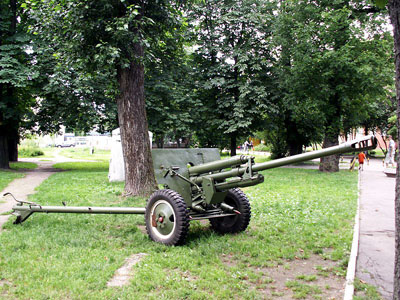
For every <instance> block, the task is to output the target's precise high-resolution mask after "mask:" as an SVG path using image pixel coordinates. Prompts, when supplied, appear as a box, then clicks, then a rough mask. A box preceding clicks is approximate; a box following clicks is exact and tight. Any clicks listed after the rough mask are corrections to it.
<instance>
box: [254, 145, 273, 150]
mask: <svg viewBox="0 0 400 300" xmlns="http://www.w3.org/2000/svg"><path fill="white" fill-rule="evenodd" d="M254 151H271V148H270V147H269V146H267V145H264V144H259V145H257V146H255V147H254Z"/></svg>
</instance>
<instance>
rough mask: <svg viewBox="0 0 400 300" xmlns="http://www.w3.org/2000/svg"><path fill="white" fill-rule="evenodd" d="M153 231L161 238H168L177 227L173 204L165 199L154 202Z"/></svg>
mask: <svg viewBox="0 0 400 300" xmlns="http://www.w3.org/2000/svg"><path fill="white" fill-rule="evenodd" d="M151 221H152V222H151V225H152V230H153V232H154V233H155V234H156V235H157V236H159V237H160V238H163V239H165V238H168V237H169V236H171V235H172V234H173V231H174V229H175V214H174V211H173V208H172V207H171V205H170V204H169V203H168V202H167V201H165V200H159V201H157V202H156V203H154V206H153V208H152V212H151Z"/></svg>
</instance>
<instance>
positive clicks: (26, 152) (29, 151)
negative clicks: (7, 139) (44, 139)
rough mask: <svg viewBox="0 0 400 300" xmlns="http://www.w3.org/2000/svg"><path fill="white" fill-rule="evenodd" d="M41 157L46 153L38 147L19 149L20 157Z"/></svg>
mask: <svg viewBox="0 0 400 300" xmlns="http://www.w3.org/2000/svg"><path fill="white" fill-rule="evenodd" d="M40 155H44V153H43V151H42V150H40V149H39V148H38V147H20V148H19V149H18V156H21V157H35V156H40Z"/></svg>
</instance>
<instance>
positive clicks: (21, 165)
mask: <svg viewBox="0 0 400 300" xmlns="http://www.w3.org/2000/svg"><path fill="white" fill-rule="evenodd" d="M37 167H38V165H37V164H35V163H33V162H21V161H18V162H11V163H10V168H11V169H13V170H20V169H36V168H37Z"/></svg>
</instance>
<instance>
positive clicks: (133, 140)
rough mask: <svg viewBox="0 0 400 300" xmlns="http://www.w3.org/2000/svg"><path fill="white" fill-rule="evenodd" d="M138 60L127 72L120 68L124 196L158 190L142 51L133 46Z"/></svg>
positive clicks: (119, 99)
mask: <svg viewBox="0 0 400 300" xmlns="http://www.w3.org/2000/svg"><path fill="white" fill-rule="evenodd" d="M134 51H135V53H136V55H137V57H136V59H135V60H134V61H133V62H132V63H131V64H130V66H129V67H127V68H118V75H117V76H118V83H119V89H120V95H119V97H118V99H117V106H118V119H119V126H120V129H121V143H122V151H123V155H124V161H125V194H126V195H130V196H148V195H150V194H151V193H152V192H153V191H154V190H156V189H157V184H156V181H155V178H154V170H153V161H152V158H151V149H150V140H149V134H148V125H147V116H146V108H145V99H144V67H143V64H142V62H141V61H140V60H141V59H142V58H143V47H142V45H140V44H139V43H136V44H135V46H134Z"/></svg>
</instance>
